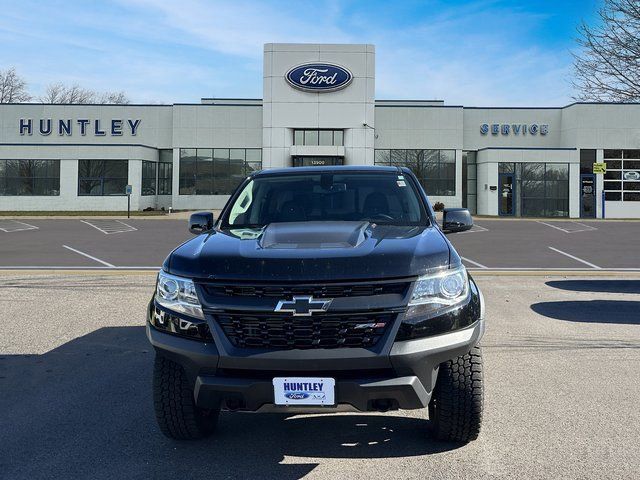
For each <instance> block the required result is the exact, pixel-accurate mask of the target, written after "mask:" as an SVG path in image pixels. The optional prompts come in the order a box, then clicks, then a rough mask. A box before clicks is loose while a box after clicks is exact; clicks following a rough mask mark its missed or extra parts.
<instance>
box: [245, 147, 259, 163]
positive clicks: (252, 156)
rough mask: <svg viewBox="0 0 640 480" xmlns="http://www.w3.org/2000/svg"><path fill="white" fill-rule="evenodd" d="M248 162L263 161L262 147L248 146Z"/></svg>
mask: <svg viewBox="0 0 640 480" xmlns="http://www.w3.org/2000/svg"><path fill="white" fill-rule="evenodd" d="M245 156H246V158H247V162H261V161H262V149H261V148H248V149H247V153H246V154H245Z"/></svg>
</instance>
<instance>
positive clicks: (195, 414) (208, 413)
mask: <svg viewBox="0 0 640 480" xmlns="http://www.w3.org/2000/svg"><path fill="white" fill-rule="evenodd" d="M153 404H154V408H155V413H156V420H157V421H158V426H159V427H160V430H161V431H162V433H163V434H165V435H166V436H167V437H169V438H173V439H175V440H197V439H200V438H204V437H207V436H209V435H210V434H211V433H212V432H213V430H214V429H215V426H216V423H217V419H218V413H219V411H218V410H203V409H201V408H198V407H197V406H196V405H195V401H194V398H193V387H192V386H191V385H190V384H189V382H188V381H187V378H186V375H185V373H184V370H183V368H182V367H181V366H180V365H178V364H177V363H175V362H172V361H171V360H169V359H168V358H165V357H163V356H161V355H156V358H155V362H154V366H153Z"/></svg>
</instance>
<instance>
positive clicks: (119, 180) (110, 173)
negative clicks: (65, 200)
mask: <svg viewBox="0 0 640 480" xmlns="http://www.w3.org/2000/svg"><path fill="white" fill-rule="evenodd" d="M143 169H144V165H143ZM128 179H129V161H128V160H86V159H85V160H79V161H78V194H79V195H124V194H125V186H126V185H127V182H128ZM120 187H122V188H120Z"/></svg>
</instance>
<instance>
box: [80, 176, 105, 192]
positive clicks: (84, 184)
mask: <svg viewBox="0 0 640 480" xmlns="http://www.w3.org/2000/svg"><path fill="white" fill-rule="evenodd" d="M78 194H79V195H102V180H100V179H95V178H93V179H80V180H79V184H78Z"/></svg>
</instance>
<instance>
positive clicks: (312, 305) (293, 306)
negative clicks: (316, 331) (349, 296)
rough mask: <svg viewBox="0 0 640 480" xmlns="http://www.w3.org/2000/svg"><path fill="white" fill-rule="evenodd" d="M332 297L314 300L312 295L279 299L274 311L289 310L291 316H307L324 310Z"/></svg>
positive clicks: (284, 311) (285, 311) (283, 311)
mask: <svg viewBox="0 0 640 480" xmlns="http://www.w3.org/2000/svg"><path fill="white" fill-rule="evenodd" d="M332 301H333V299H332V298H326V299H322V300H314V298H313V297H306V296H305V297H293V300H280V301H279V302H278V305H276V308H275V309H274V312H282V313H287V312H291V314H292V315H293V316H309V315H311V314H312V313H314V312H326V311H327V309H328V308H329V305H331V302H332Z"/></svg>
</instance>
